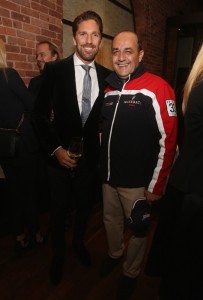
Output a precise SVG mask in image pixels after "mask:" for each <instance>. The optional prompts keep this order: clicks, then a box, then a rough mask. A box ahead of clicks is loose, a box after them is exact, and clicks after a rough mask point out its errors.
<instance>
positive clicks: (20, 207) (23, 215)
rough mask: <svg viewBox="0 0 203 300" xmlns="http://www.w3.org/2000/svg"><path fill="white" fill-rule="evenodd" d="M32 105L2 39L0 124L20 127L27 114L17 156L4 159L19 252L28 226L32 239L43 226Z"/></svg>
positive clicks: (2, 164)
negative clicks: (9, 62)
mask: <svg viewBox="0 0 203 300" xmlns="http://www.w3.org/2000/svg"><path fill="white" fill-rule="evenodd" d="M32 108H33V99H32V98H31V96H30V93H29V92H28V89H27V87H26V86H25V84H24V82H23V80H22V79H21V77H20V76H19V74H18V73H17V71H16V70H14V69H13V68H9V67H8V66H7V62H6V48H5V44H4V42H3V40H1V39H0V127H2V128H16V127H17V125H18V123H19V121H20V120H21V118H22V115H23V116H24V120H23V123H22V125H21V127H20V140H19V142H18V144H17V149H16V155H15V157H14V158H9V159H8V158H7V159H0V165H1V167H2V169H3V172H4V175H5V177H6V182H7V185H8V197H7V201H10V203H9V205H8V207H9V208H10V212H9V213H10V217H11V229H12V233H13V235H14V237H15V241H16V244H15V249H16V250H17V251H21V250H25V249H26V248H27V247H28V246H29V245H30V244H29V240H28V237H26V235H25V228H26V229H28V230H29V238H30V239H31V240H32V242H33V241H35V242H36V234H37V232H38V229H39V228H38V217H37V211H36V197H35V192H36V191H35V182H36V168H37V159H38V142H37V138H36V135H35V132H34V130H33V128H32V124H31V118H30V114H31V111H32ZM0 146H1V145H0ZM31 240H30V241H31Z"/></svg>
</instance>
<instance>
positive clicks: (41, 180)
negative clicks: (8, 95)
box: [28, 40, 60, 212]
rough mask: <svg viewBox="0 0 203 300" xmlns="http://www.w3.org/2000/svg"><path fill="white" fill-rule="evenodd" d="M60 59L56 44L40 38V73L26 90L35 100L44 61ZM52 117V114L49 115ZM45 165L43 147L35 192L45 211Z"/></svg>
mask: <svg viewBox="0 0 203 300" xmlns="http://www.w3.org/2000/svg"><path fill="white" fill-rule="evenodd" d="M59 59H60V54H59V49H58V48H57V46H56V45H54V44H53V43H51V42H50V41H48V40H42V41H40V42H39V43H38V44H37V45H36V62H37V66H38V68H39V71H40V74H39V75H38V76H35V77H33V78H31V80H30V82H29V85H28V90H29V91H30V93H31V94H32V96H33V97H34V101H36V99H37V96H38V94H39V90H40V87H41V84H42V75H41V74H42V72H43V70H44V66H45V63H46V62H50V61H55V60H59ZM51 119H53V115H52V116H51ZM47 177H48V176H47V166H46V156H45V154H44V152H43V149H40V156H39V161H38V184H37V194H38V197H37V199H38V207H39V212H43V211H47V210H49V207H50V193H49V187H48V179H47Z"/></svg>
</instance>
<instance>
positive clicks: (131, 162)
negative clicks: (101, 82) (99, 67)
mask: <svg viewBox="0 0 203 300" xmlns="http://www.w3.org/2000/svg"><path fill="white" fill-rule="evenodd" d="M143 56H144V50H143V49H142V47H141V44H140V42H139V41H138V37H137V35H136V33H134V32H129V31H124V32H121V33H119V34H117V35H116V36H115V37H114V39H113V43H112V61H113V68H114V70H115V71H114V72H112V73H111V74H110V75H109V76H108V77H107V79H106V81H107V82H108V84H109V85H108V87H107V88H106V90H105V98H104V104H103V108H102V125H101V160H100V169H101V177H102V181H103V201H104V208H103V209H104V211H103V213H104V225H105V228H106V233H107V240H108V246H109V251H108V256H107V258H106V259H105V260H104V262H103V264H102V266H101V275H102V276H107V275H108V274H109V273H110V272H112V271H113V269H114V268H115V267H116V265H117V264H118V263H119V262H120V261H121V258H122V256H123V253H124V237H123V232H124V228H125V225H126V220H128V222H129V221H130V220H133V219H134V216H133V215H134V214H135V215H136V214H137V213H138V215H140V214H142V212H141V210H139V211H136V207H140V204H141V207H140V208H141V209H142V208H143V205H144V207H146V212H147V211H148V213H147V215H146V217H147V218H148V217H149V213H150V209H149V204H148V203H153V202H154V201H156V200H158V199H160V198H161V197H162V195H163V191H164V187H165V182H166V178H167V176H168V174H169V171H170V168H171V165H172V163H173V159H174V155H175V150H176V136H177V115H176V107H175V96H174V91H173V89H172V88H171V87H170V86H169V84H168V83H167V82H166V81H165V80H163V79H162V78H160V77H158V76H156V75H153V74H151V73H149V72H147V71H146V70H145V67H144V64H143V62H142V60H143ZM138 199H139V204H138V202H137V204H136V205H135V201H136V200H138ZM147 201H148V202H147ZM134 205H135V208H133V207H134ZM138 209H139V208H137V210H138ZM143 217H144V215H143ZM133 221H135V222H136V218H135V219H134V220H133ZM142 221H143V220H142V219H141V221H140V225H141V226H137V225H136V226H135V227H131V228H133V230H132V236H131V238H130V241H129V245H128V249H127V255H126V259H125V261H124V264H123V274H124V275H123V277H122V279H121V283H120V287H119V290H118V299H128V298H129V297H130V296H131V294H132V292H133V290H134V287H135V284H136V279H137V277H138V275H139V273H140V268H141V263H142V260H143V256H144V253H145V244H146V234H147V227H145V226H144V227H143V226H142ZM129 224H130V223H129Z"/></svg>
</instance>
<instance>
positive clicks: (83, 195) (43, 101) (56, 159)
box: [35, 11, 110, 285]
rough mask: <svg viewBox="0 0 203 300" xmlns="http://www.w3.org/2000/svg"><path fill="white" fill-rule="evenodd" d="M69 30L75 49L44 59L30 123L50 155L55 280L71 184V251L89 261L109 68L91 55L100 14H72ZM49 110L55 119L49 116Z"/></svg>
mask: <svg viewBox="0 0 203 300" xmlns="http://www.w3.org/2000/svg"><path fill="white" fill-rule="evenodd" d="M72 31H73V43H74V46H75V53H74V54H73V55H71V56H69V57H68V58H64V59H62V60H60V61H55V62H50V63H47V64H46V65H45V68H44V71H43V75H42V76H43V84H42V86H41V90H40V93H39V96H38V98H37V101H36V106H35V123H36V126H37V127H38V131H39V135H40V137H41V140H42V141H43V145H44V148H45V149H46V151H47V154H48V158H49V166H48V174H49V182H50V191H51V236H52V249H53V259H52V263H51V269H50V279H51V282H52V284H54V285H57V284H59V282H60V281H61V279H62V275H63V265H64V258H65V250H66V249H65V235H64V229H65V221H66V220H65V219H66V210H67V206H69V205H70V202H71V198H72V190H73V191H74V208H75V218H74V219H75V220H74V221H75V222H74V228H73V240H72V247H73V251H74V253H75V255H76V257H77V258H78V259H79V261H80V262H81V263H82V265H84V266H86V267H87V266H90V265H91V256H90V254H89V251H88V250H87V248H86V247H85V232H86V228H87V223H88V219H89V215H90V212H91V208H92V206H93V203H94V200H95V187H96V182H97V177H98V160H99V115H100V108H101V105H102V101H103V96H104V89H105V87H106V83H105V80H104V79H105V78H106V76H107V75H108V74H109V72H110V71H109V70H108V69H106V68H104V67H103V66H101V65H99V64H98V63H96V62H95V61H94V59H95V56H96V55H97V53H98V51H99V48H100V45H101V40H102V31H103V24H102V20H101V18H100V16H99V15H98V14H97V13H95V12H93V11H86V12H83V13H82V14H81V15H79V16H77V17H76V18H75V20H74V22H73V26H72ZM86 69H87V70H86ZM83 81H84V84H83ZM89 92H90V93H91V94H89V95H88V93H89ZM52 111H53V113H54V119H53V121H52V122H50V115H51V113H52ZM88 113H89V115H88ZM73 137H78V138H79V139H80V140H81V141H82V142H83V154H82V157H81V159H80V160H79V161H78V163H77V161H76V160H75V159H74V158H71V154H70V152H68V148H69V145H70V142H71V139H72V138H73Z"/></svg>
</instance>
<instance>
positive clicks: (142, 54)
mask: <svg viewBox="0 0 203 300" xmlns="http://www.w3.org/2000/svg"><path fill="white" fill-rule="evenodd" d="M143 56H144V50H140V52H139V62H141V61H142V59H143Z"/></svg>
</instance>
